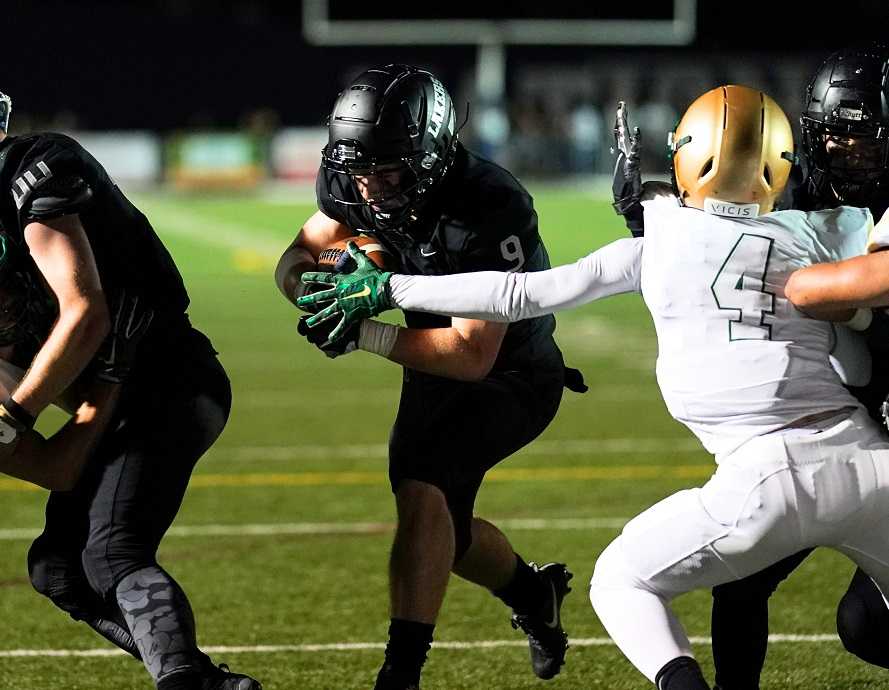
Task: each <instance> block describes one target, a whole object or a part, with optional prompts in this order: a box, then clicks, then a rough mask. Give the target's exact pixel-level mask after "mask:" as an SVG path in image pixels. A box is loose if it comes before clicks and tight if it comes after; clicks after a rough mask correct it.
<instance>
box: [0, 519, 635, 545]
mask: <svg viewBox="0 0 889 690" xmlns="http://www.w3.org/2000/svg"><path fill="white" fill-rule="evenodd" d="M628 519H629V518H625V517H603V518H554V519H545V518H541V519H536V518H529V519H506V520H496V519H495V520H494V521H495V522H496V523H497V525H498V526H499V527H502V528H504V529H509V530H532V531H539V530H560V531H564V530H584V529H610V530H617V529H620V528H621V527H623V526H624V525H625V524H626V522H627V520H628ZM393 529H395V524H394V523H389V522H289V523H267V524H247V525H182V526H178V525H174V526H173V527H171V528H170V530H169V531H168V532H167V536H169V537H254V536H258V537H263V536H277V535H282V534H283V535H286V534H304V535H318V534H378V533H383V532H391V531H392V530H393ZM40 532H41V528H33V527H25V528H18V529H3V530H0V541H23V540H30V539H34V538H35V537H36V536H37V535H38V534H40Z"/></svg>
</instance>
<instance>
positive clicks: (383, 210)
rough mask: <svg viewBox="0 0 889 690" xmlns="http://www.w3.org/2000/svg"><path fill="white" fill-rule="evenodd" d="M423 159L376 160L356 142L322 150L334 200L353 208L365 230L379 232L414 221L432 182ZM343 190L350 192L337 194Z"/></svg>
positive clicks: (341, 142) (407, 157)
mask: <svg viewBox="0 0 889 690" xmlns="http://www.w3.org/2000/svg"><path fill="white" fill-rule="evenodd" d="M424 158H427V156H426V154H423V153H416V154H412V155H406V156H397V157H394V158H388V159H385V158H377V157H374V156H370V155H367V154H365V153H364V152H363V151H362V149H361V144H360V143H359V142H356V141H348V140H347V141H339V142H337V143H336V144H335V145H334V146H333V147H330V146H327V147H325V148H324V150H323V151H322V162H323V167H324V171H325V174H326V175H327V176H328V179H327V182H328V185H327V186H328V189H329V190H330V193H331V195H332V197H333V200H334V201H335V202H336V203H338V204H342V205H344V206H350V207H353V208H356V209H357V210H358V212H359V213H360V214H361V215H362V216H363V217H364V218H365V219H366V220H367V222H368V229H370V230H374V229H376V230H381V231H386V230H395V229H397V228H400V227H402V226H404V225H406V224H409V223H411V222H413V221H414V220H416V219H417V214H418V212H419V209H420V207H421V206H422V204H423V202H424V201H425V198H424V195H425V194H426V192H427V191H428V190H429V189H430V188H431V187H432V186H433V184H434V182H435V179H434V178H433V177H432V176H431V175H430V170H429V168H431V167H432V166H431V165H429V167H428V168H424V167H423V159H424ZM334 178H336V179H337V180H338V183H335V182H334ZM342 190H350V193H349V194H348V195H345V194H340V193H338V191H342ZM347 196H348V198H347Z"/></svg>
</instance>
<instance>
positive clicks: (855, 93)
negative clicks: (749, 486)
mask: <svg viewBox="0 0 889 690" xmlns="http://www.w3.org/2000/svg"><path fill="white" fill-rule="evenodd" d="M887 79H889V49H887V48H886V47H883V46H870V47H866V48H853V49H848V50H842V51H840V52H837V53H835V54H833V55H831V56H830V57H829V58H828V59H827V60H826V61H825V62H824V64H823V65H822V66H821V68H820V69H819V70H818V72H817V73H816V74H815V76H814V77H813V79H812V81H811V82H810V83H809V86H808V89H807V90H806V106H805V111H804V112H803V115H802V117H801V118H800V123H801V125H802V135H803V142H802V150H803V153H804V161H803V163H804V164H805V174H804V179H803V181H802V183H801V184H800V185H799V186H797V187H796V188H795V189H794V190H793V195H792V208H796V209H800V210H802V211H812V210H819V209H824V208H833V207H835V206H840V205H846V206H863V207H867V208H869V209H870V211H871V213H872V214H873V216H874V219H875V220H879V219H880V218H881V217H882V216H883V214H884V213H885V211H886V208H887V206H889V83H887ZM873 319H874V322H873V324H872V325H871V327H870V328H869V329H868V331H867V333H866V337H867V340H868V345H869V347H870V349H871V352H872V355H873V357H872V359H873V373H872V376H871V382H870V384H869V385H868V386H867V387H865V388H861V389H853V392H854V393H855V394H856V396H857V397H858V398H859V399H860V400H861V402H862V404H864V405H865V407H867V408H868V410H869V411H870V412H871V415H872V416H875V417H879V415H880V403H882V401H883V400H884V399H885V398H886V394H887V393H889V339H887V337H886V336H887V322H889V318H887V316H886V313H885V311H883V310H879V311H875V312H874V317H873ZM810 553H811V550H809V551H804V552H802V553H799V554H796V555H795V556H792V557H791V558H788V559H785V560H783V561H781V562H779V563H776V564H775V565H773V566H772V567H770V568H768V569H766V570H764V571H763V572H761V573H758V574H756V575H753V576H751V577H749V578H746V579H744V580H740V581H738V582H732V583H728V584H725V585H720V586H719V587H716V588H714V590H713V617H712V634H713V656H714V662H715V665H716V683H717V687H718V688H721V689H722V690H757V688H759V676H760V672H761V670H762V666H763V664H764V662H765V656H766V646H767V640H768V600H769V597H770V596H771V594H772V593H773V592H774V591H775V589H776V588H777V587H778V585H779V584H780V583H781V582H782V581H783V580H784V579H785V578H786V577H787V576H788V575H789V574H790V573H791V572H792V571H793V570H794V569H795V568H796V567H797V566H799V565H800V564H801V563H802V562H803V560H804V559H805V558H806V557H807V556H808V555H809V554H810ZM837 632H838V633H839V635H840V639H841V640H842V642H843V645H844V646H845V647H846V649H848V650H849V651H850V652H852V653H854V654H856V655H857V656H859V657H860V658H861V659H863V660H864V661H867V662H869V663H871V664H875V665H877V666H882V667H883V668H887V669H889V610H887V608H886V604H885V602H884V600H883V597H882V595H881V594H880V592H879V590H878V589H877V587H876V585H874V583H873V581H872V580H871V579H870V578H869V577H867V576H866V575H865V574H864V573H863V572H862V571H861V570H860V569H859V570H857V571H856V572H855V575H854V577H853V578H852V582H851V583H850V585H849V589H848V591H847V592H846V594H845V595H844V596H843V598H842V599H841V601H840V604H839V607H838V609H837Z"/></svg>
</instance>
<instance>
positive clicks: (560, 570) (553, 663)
mask: <svg viewBox="0 0 889 690" xmlns="http://www.w3.org/2000/svg"><path fill="white" fill-rule="evenodd" d="M528 565H530V566H531V567H532V568H533V569H534V571H535V572H536V573H537V574H538V575H539V576H540V577H541V578H542V579H543V581H544V583H545V584H546V587H547V589H548V590H549V593H548V594H547V596H546V599H544V601H543V602H541V604H540V606H539V608H538V609H537V611H536V612H534V613H527V614H525V613H514V614H513V616H512V627H513V628H516V629H518V628H521V629H522V630H523V631H524V632H525V634H526V635H527V636H528V651H529V652H530V655H531V667H532V668H533V669H534V675H535V676H537V677H538V678H542V679H543V680H549V679H550V678H554V677H555V676H556V675H558V673H559V671H560V670H561V668H562V664H564V663H565V652H566V651H567V649H568V636H567V635H566V634H565V631H564V630H562V616H561V609H562V600H563V599H564V598H565V595H566V594H568V592H570V591H571V588H570V587H569V586H568V581H569V580H570V579H571V578H572V577H574V575H572V574H571V573H570V572H568V568H567V567H565V564H564V563H547V564H546V565H544V566H538V565H537V564H536V563H529V564H528Z"/></svg>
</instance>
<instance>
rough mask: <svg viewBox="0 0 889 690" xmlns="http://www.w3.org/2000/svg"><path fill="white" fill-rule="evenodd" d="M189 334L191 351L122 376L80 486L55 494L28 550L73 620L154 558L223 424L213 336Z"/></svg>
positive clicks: (40, 585) (225, 389)
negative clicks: (112, 417)
mask: <svg viewBox="0 0 889 690" xmlns="http://www.w3.org/2000/svg"><path fill="white" fill-rule="evenodd" d="M190 338H191V341H192V342H191V343H190V345H191V347H190V348H189V347H184V348H183V349H184V350H185V354H183V353H182V352H181V351H180V353H179V354H178V355H177V358H176V359H175V360H173V359H170V360H169V361H166V362H164V365H163V366H162V367H157V368H156V370H153V371H147V372H143V373H142V374H140V375H139V376H138V377H134V379H133V380H132V381H131V382H128V383H127V384H125V385H126V387H125V389H124V391H123V395H122V399H121V401H120V403H119V405H118V410H117V415H116V419H115V420H114V421H113V422H112V425H111V426H110V427H109V429H108V431H107V432H106V434H105V436H104V437H103V439H102V441H101V442H100V444H99V446H98V447H97V449H96V451H95V453H94V457H93V458H92V460H91V461H90V463H89V465H88V467H87V469H86V470H85V472H84V475H83V477H82V478H81V480H80V482H79V483H78V485H77V486H76V487H75V488H74V490H73V491H70V492H58V491H54V492H52V493H51V494H50V496H49V500H48V502H47V506H46V526H45V528H44V531H43V533H42V534H41V535H40V536H39V537H38V538H37V540H36V541H35V542H34V544H33V545H32V546H31V550H30V552H29V554H28V566H29V571H30V575H31V581H32V583H33V585H34V587H35V588H36V589H37V590H38V591H39V592H40V593H42V594H44V595H46V596H48V597H49V598H50V599H52V600H53V602H54V603H56V604H57V605H58V606H59V607H60V608H62V609H63V610H65V611H68V612H69V613H71V614H72V616H74V617H75V618H78V619H87V620H89V616H90V614H91V609H92V608H93V607H94V606H96V605H97V604H96V602H99V603H100V605H104V604H103V603H107V602H109V601H113V593H114V590H115V587H116V586H117V584H118V583H119V582H120V581H121V580H122V579H123V578H124V577H126V576H127V575H128V574H130V573H133V572H135V571H137V570H141V569H142V568H145V567H149V566H152V565H156V559H155V554H156V552H157V548H158V545H159V544H160V541H161V538H162V537H163V535H164V533H165V532H166V531H167V529H168V528H169V526H170V524H171V523H172V522H173V519H174V518H175V516H176V513H177V512H178V510H179V507H180V505H181V503H182V499H183V496H184V494H185V490H186V487H187V486H188V481H189V478H190V477H191V472H192V470H193V468H194V466H195V464H196V462H197V460H198V459H199V458H200V457H201V455H203V453H204V452H205V451H206V450H207V449H208V448H209V447H210V445H211V444H212V443H213V442H214V441H215V440H216V438H217V437H218V436H219V434H220V433H221V432H222V429H223V427H224V426H225V423H226V421H227V418H228V414H229V410H230V408H231V386H230V384H229V381H228V377H227V376H226V374H225V371H224V369H223V368H222V365H221V364H219V362H218V360H217V359H216V357H215V354H214V353H213V351H212V349H210V346H209V342H208V341H206V339H205V338H203V336H201V335H200V334H199V333H197V332H196V331H192V335H191V336H190ZM204 343H206V346H204ZM182 345H189V343H188V342H186V343H182Z"/></svg>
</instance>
